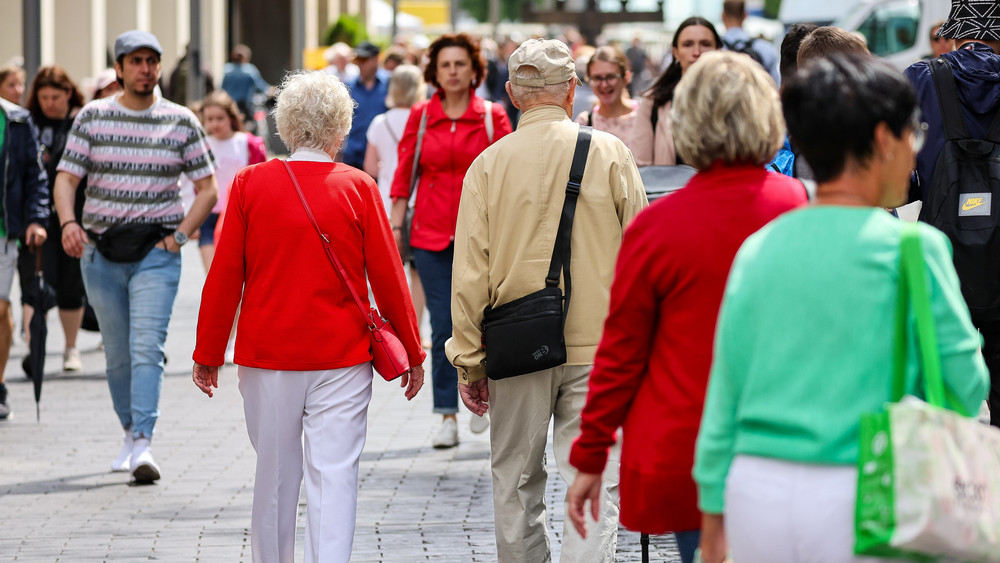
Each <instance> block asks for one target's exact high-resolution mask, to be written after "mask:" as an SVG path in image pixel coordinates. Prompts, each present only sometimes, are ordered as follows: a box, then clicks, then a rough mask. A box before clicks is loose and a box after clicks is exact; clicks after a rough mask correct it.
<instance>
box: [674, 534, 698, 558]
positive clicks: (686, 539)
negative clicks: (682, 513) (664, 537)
mask: <svg viewBox="0 0 1000 563" xmlns="http://www.w3.org/2000/svg"><path fill="white" fill-rule="evenodd" d="M674 539H676V540H677V551H679V552H680V553H681V563H691V562H692V561H694V550H696V549H698V544H699V543H700V542H701V530H689V531H687V532H674Z"/></svg>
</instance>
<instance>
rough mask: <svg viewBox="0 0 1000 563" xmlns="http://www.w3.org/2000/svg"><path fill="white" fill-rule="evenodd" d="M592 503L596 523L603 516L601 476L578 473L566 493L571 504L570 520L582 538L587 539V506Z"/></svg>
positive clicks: (591, 512) (591, 510)
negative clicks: (588, 502)
mask: <svg viewBox="0 0 1000 563" xmlns="http://www.w3.org/2000/svg"><path fill="white" fill-rule="evenodd" d="M587 501H590V515H591V516H592V517H593V518H594V521H595V522H596V521H597V519H598V518H599V517H600V514H601V474H600V473H582V472H581V473H577V474H576V479H574V480H573V484H572V485H570V487H569V490H568V491H566V502H567V503H569V519H570V520H571V521H572V522H573V527H574V528H576V531H577V532H578V533H579V534H580V537H581V538H586V537H587V521H586V515H585V512H586V505H587Z"/></svg>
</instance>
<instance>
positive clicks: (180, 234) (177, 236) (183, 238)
mask: <svg viewBox="0 0 1000 563" xmlns="http://www.w3.org/2000/svg"><path fill="white" fill-rule="evenodd" d="M187 241H188V236H187V235H186V234H184V231H181V230H176V231H174V242H176V243H177V246H184V243H186V242H187Z"/></svg>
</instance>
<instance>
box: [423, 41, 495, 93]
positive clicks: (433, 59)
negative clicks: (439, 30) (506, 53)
mask: <svg viewBox="0 0 1000 563" xmlns="http://www.w3.org/2000/svg"><path fill="white" fill-rule="evenodd" d="M445 47H461V48H463V49H465V50H466V51H467V52H468V53H469V58H470V59H472V71H473V72H474V73H475V76H473V78H472V88H478V87H479V85H480V84H482V83H483V79H484V78H486V58H485V57H483V53H482V51H480V50H479V41H477V40H475V39H473V37H472V36H471V35H469V34H468V33H447V34H445V35H442V36H441V37H438V38H437V39H435V40H434V42H433V43H431V46H430V47H429V48H428V51H427V57H428V59H430V62H429V63H427V68H426V69H424V81H426V82H427V83H428V84H431V85H433V86H434V87H435V88H441V84H440V83H439V82H438V80H437V58H438V55H439V54H441V49H444V48H445Z"/></svg>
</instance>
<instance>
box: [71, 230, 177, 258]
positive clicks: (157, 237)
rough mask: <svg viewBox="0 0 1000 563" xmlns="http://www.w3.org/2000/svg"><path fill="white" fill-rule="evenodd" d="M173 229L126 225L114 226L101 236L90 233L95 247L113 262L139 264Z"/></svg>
mask: <svg viewBox="0 0 1000 563" xmlns="http://www.w3.org/2000/svg"><path fill="white" fill-rule="evenodd" d="M170 232H171V229H167V228H166V227H164V226H163V225H161V224H159V223H124V224H120V225H114V226H113V227H111V228H109V229H108V230H106V231H104V232H103V233H101V234H96V233H94V232H92V231H88V234H89V235H90V238H91V239H92V240H93V241H94V246H96V247H97V251H98V252H100V253H101V255H102V256H104V257H105V258H107V259H108V260H110V261H112V262H138V261H139V260H142V259H143V258H145V257H146V255H147V254H149V251H150V250H152V249H153V247H154V246H156V243H158V242H160V241H161V240H163V238H164V237H166V236H167V235H168V234H170Z"/></svg>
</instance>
